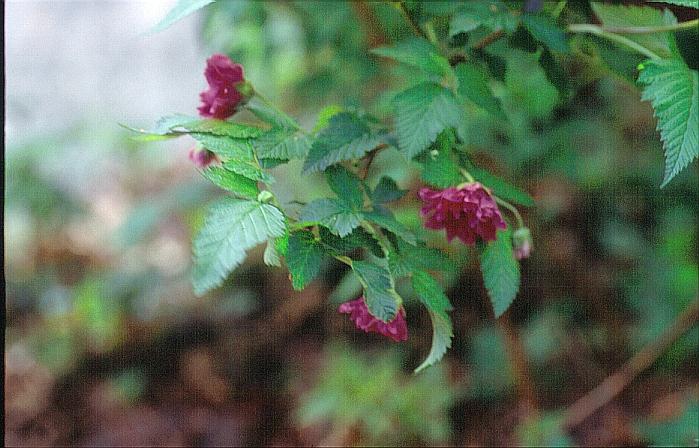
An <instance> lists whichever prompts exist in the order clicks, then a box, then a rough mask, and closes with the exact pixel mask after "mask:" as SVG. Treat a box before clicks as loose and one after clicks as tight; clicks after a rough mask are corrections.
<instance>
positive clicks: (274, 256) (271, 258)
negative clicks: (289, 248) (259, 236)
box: [262, 240, 282, 267]
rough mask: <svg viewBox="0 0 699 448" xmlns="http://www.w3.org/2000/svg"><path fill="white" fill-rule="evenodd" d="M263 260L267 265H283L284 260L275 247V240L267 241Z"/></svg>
mask: <svg viewBox="0 0 699 448" xmlns="http://www.w3.org/2000/svg"><path fill="white" fill-rule="evenodd" d="M262 261H264V262H265V264H266V265H267V266H275V267H281V265H282V261H281V259H280V257H279V252H277V248H276V247H275V240H268V241H267V246H266V247H265V252H264V254H262Z"/></svg>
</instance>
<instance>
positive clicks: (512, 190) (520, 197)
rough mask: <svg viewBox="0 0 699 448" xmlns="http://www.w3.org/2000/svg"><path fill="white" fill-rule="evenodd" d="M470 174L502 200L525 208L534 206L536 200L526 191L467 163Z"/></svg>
mask: <svg viewBox="0 0 699 448" xmlns="http://www.w3.org/2000/svg"><path fill="white" fill-rule="evenodd" d="M465 165H466V168H467V169H468V172H469V173H470V174H471V175H472V176H473V177H474V178H475V179H476V180H477V181H478V182H480V183H481V184H483V185H485V186H486V187H488V188H490V189H491V190H493V193H495V194H496V195H497V196H499V197H500V198H502V199H504V200H506V201H510V202H514V203H516V204H519V205H523V206H525V207H533V206H534V198H532V197H531V196H530V195H529V193H527V192H526V191H524V190H522V189H520V188H518V187H515V186H514V185H512V184H511V183H509V182H507V181H506V180H504V179H502V178H500V177H498V176H496V175H494V174H491V173H490V172H488V171H486V170H484V169H483V168H479V167H477V166H475V165H474V164H472V163H471V162H470V161H466V162H465Z"/></svg>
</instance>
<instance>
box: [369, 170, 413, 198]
mask: <svg viewBox="0 0 699 448" xmlns="http://www.w3.org/2000/svg"><path fill="white" fill-rule="evenodd" d="M405 193H406V190H401V189H400V188H398V185H397V184H396V181H395V180H393V179H391V178H390V177H388V176H383V177H382V178H381V179H380V180H379V183H378V184H377V185H376V188H374V191H372V192H371V194H370V195H369V196H370V197H371V201H372V202H374V203H376V204H385V203H386V202H392V201H396V200H398V199H400V198H402V197H403V196H404V195H405Z"/></svg>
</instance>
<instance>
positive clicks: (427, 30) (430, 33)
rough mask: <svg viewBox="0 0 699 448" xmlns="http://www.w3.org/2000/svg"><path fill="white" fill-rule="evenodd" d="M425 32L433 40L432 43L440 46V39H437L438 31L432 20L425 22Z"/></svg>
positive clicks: (428, 38)
mask: <svg viewBox="0 0 699 448" xmlns="http://www.w3.org/2000/svg"><path fill="white" fill-rule="evenodd" d="M425 33H426V34H427V40H429V41H430V42H432V45H434V46H435V47H437V48H439V39H437V33H436V32H435V31H434V25H433V24H432V22H431V21H430V22H427V23H426V24H425Z"/></svg>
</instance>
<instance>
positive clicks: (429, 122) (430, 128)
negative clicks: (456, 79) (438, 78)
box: [393, 83, 463, 159]
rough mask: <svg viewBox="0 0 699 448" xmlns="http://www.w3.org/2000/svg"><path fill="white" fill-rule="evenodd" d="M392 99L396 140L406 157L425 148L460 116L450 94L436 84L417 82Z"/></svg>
mask: <svg viewBox="0 0 699 448" xmlns="http://www.w3.org/2000/svg"><path fill="white" fill-rule="evenodd" d="M393 101H394V105H395V110H396V132H397V134H398V142H399V145H400V149H401V151H403V153H404V155H405V156H406V157H407V158H408V159H411V158H413V157H414V156H416V155H418V154H419V153H421V152H422V151H424V150H425V149H427V147H428V146H429V145H430V144H432V143H433V142H434V141H435V139H436V138H437V135H439V133H440V132H442V131H443V130H445V129H447V128H450V127H457V126H459V124H460V122H461V120H462V119H463V113H462V110H461V107H460V106H459V105H458V104H457V103H456V99H455V98H454V95H453V94H452V93H451V92H450V91H449V90H447V89H445V88H444V87H441V86H438V85H436V84H431V83H422V84H419V85H417V86H415V87H412V88H410V89H408V90H406V91H404V92H401V93H399V94H398V95H397V96H396V97H395V99H394V100H393Z"/></svg>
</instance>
